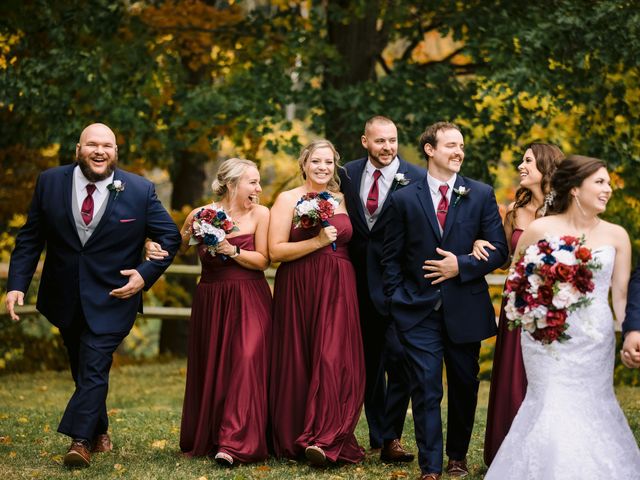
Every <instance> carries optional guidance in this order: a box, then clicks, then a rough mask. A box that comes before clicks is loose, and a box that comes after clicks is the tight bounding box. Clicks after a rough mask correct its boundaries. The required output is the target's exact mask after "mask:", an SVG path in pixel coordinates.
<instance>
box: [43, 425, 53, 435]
mask: <svg viewBox="0 0 640 480" xmlns="http://www.w3.org/2000/svg"><path fill="white" fill-rule="evenodd" d="M49 430H51V427H50V426H49V424H48V423H47V424H46V425H45V426H44V428H43V429H42V431H43V432H44V433H49Z"/></svg>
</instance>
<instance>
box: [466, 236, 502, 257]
mask: <svg viewBox="0 0 640 480" xmlns="http://www.w3.org/2000/svg"><path fill="white" fill-rule="evenodd" d="M487 248H488V249H489V250H495V249H496V247H494V246H493V245H492V244H491V243H490V242H487V241H486V240H482V239H478V240H476V241H475V242H473V250H472V251H471V255H473V256H474V257H476V258H477V259H478V260H484V261H485V262H486V261H487V260H489V252H488V251H487Z"/></svg>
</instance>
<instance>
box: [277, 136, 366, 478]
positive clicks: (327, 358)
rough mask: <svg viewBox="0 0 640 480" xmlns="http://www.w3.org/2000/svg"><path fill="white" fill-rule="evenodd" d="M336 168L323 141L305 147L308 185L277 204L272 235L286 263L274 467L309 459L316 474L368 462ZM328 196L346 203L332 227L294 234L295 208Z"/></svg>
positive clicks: (281, 283) (352, 287) (347, 230)
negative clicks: (330, 465)
mask: <svg viewBox="0 0 640 480" xmlns="http://www.w3.org/2000/svg"><path fill="white" fill-rule="evenodd" d="M338 159H339V155H338V153H337V152H336V150H335V148H334V146H333V145H332V144H331V143H330V142H329V141H327V140H319V141H316V142H313V143H312V144H310V145H309V146H307V147H305V148H304V149H303V151H302V154H301V155H300V159H299V161H298V162H299V164H300V168H301V171H302V177H303V179H304V184H303V185H302V186H301V187H298V188H294V189H293V190H289V191H287V192H283V193H281V194H280V195H279V196H278V198H277V200H276V202H275V204H274V205H273V208H272V209H271V223H270V225H269V252H270V254H271V258H272V259H273V261H276V262H282V263H281V265H280V267H279V268H278V272H277V275H276V282H275V288H274V310H273V312H274V313H273V348H272V360H271V362H272V363H271V378H270V382H269V388H270V390H269V411H270V414H271V426H272V440H273V447H274V450H275V454H276V455H277V456H278V457H287V458H293V459H295V458H298V457H300V456H301V455H302V454H303V453H304V454H305V456H306V457H307V459H308V460H309V462H310V463H311V464H312V465H315V466H322V465H324V464H325V463H327V462H337V461H344V462H349V463H356V462H360V461H361V460H362V459H363V458H364V450H363V449H362V447H360V446H359V445H358V443H357V441H356V438H355V436H354V433H353V432H354V430H355V428H356V424H357V423H358V419H359V417H360V411H361V409H362V403H363V401H364V383H365V375H364V354H363V351H362V340H361V336H360V323H359V319H358V300H357V296H356V283H355V271H354V269H353V265H352V264H351V261H350V259H349V256H348V254H347V242H348V241H349V239H350V238H351V232H352V230H351V222H350V221H349V217H348V216H347V211H346V207H345V204H344V200H343V197H342V195H341V194H340V192H339V184H338V182H339V180H338V175H337V168H338V167H337V161H338ZM322 191H329V192H330V193H331V194H332V195H333V196H334V198H335V199H337V200H339V201H340V202H341V203H340V204H339V206H338V207H337V208H336V211H335V215H334V216H333V217H332V218H330V219H329V223H330V224H331V225H330V226H327V227H324V228H321V227H320V226H316V227H312V228H308V229H304V228H294V227H293V223H292V220H293V216H294V207H295V206H296V203H297V202H298V200H299V199H300V198H301V197H302V196H303V195H305V194H307V193H309V192H322ZM332 242H335V244H336V246H337V248H336V250H335V251H333V249H332V247H331V243H332Z"/></svg>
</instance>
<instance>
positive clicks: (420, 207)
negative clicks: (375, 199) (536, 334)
mask: <svg viewBox="0 0 640 480" xmlns="http://www.w3.org/2000/svg"><path fill="white" fill-rule="evenodd" d="M462 186H464V187H465V188H466V189H468V190H469V192H468V193H467V195H465V196H463V197H459V198H458V197H457V195H456V194H455V192H454V193H452V196H451V202H450V206H449V212H448V214H447V219H446V223H445V227H444V232H443V234H442V235H441V234H440V230H439V227H438V220H437V218H436V214H435V208H434V206H433V201H432V200H431V194H430V192H429V185H428V183H427V177H426V176H425V178H424V179H423V180H422V181H421V182H417V183H415V184H412V185H409V186H407V187H406V188H404V189H402V190H399V191H397V192H396V193H395V194H394V195H393V197H392V198H391V205H390V207H389V210H390V211H389V218H391V219H393V223H390V224H389V228H388V229H387V231H386V232H385V240H384V250H383V255H382V264H383V268H384V293H385V295H386V297H387V301H388V302H389V305H390V312H391V316H392V317H393V319H394V320H395V321H396V324H397V326H398V328H399V329H400V330H401V331H407V330H409V329H410V328H411V327H413V326H414V325H416V324H418V323H419V322H420V321H422V320H423V319H424V318H426V317H427V316H429V315H430V314H431V313H432V312H433V310H434V309H435V308H436V306H437V305H438V303H439V301H440V299H441V300H442V308H443V312H444V322H445V325H446V329H447V333H448V335H449V338H450V339H451V340H452V341H453V342H455V343H466V342H476V341H480V340H483V339H485V338H488V337H490V336H492V335H495V334H496V332H497V329H496V322H495V313H494V310H493V306H492V304H491V298H490V296H489V292H488V289H489V286H488V284H487V282H486V280H485V278H484V277H485V275H486V274H488V273H490V272H491V271H493V270H495V269H496V268H498V267H499V266H501V265H502V264H504V262H505V261H506V259H507V256H508V247H507V240H506V238H505V234H504V229H503V227H502V221H501V219H500V214H499V212H498V206H497V204H496V199H495V195H494V193H493V189H492V188H491V187H490V186H488V185H485V184H484V183H480V182H477V181H475V180H471V179H469V178H465V177H462V176H461V175H458V176H457V178H456V182H455V186H454V188H455V189H456V190H457V189H458V188H460V187H462ZM479 238H482V239H485V240H488V241H489V242H491V243H492V244H493V245H494V246H495V247H496V250H494V251H491V253H490V257H489V261H480V260H476V259H475V258H474V257H473V256H471V255H469V253H471V251H472V249H473V242H474V241H475V240H476V239H479ZM437 247H440V248H442V249H443V250H447V251H449V252H452V253H453V254H454V255H456V256H457V259H458V267H459V270H460V273H459V275H457V276H456V277H454V278H450V279H448V280H445V281H444V282H442V283H440V284H437V285H432V284H431V280H430V279H427V278H424V274H425V273H428V272H427V271H425V270H423V269H422V267H423V265H424V261H425V260H429V259H435V260H439V259H440V258H441V257H440V255H438V253H436V248H437Z"/></svg>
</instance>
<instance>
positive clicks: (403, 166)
mask: <svg viewBox="0 0 640 480" xmlns="http://www.w3.org/2000/svg"><path fill="white" fill-rule="evenodd" d="M398 160H399V162H400V164H399V165H398V171H397V172H396V175H397V174H398V173H402V174H403V175H406V174H407V172H408V171H409V167H408V165H407V162H405V161H404V160H402V159H401V158H400V157H399V156H398ZM396 188H398V185H396V181H395V180H393V181H392V182H391V188H389V193H387V198H385V199H384V203H383V204H382V209H381V210H380V213H379V214H378V219H380V218H382V215H384V212H385V210H386V209H387V208H388V207H389V203H390V200H391V194H392V193H393V191H394V190H395V189H396ZM379 224H381V222H379V221H378V222H376V224H375V225H374V226H373V228H374V229H375V228H376V226H377V225H379Z"/></svg>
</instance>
